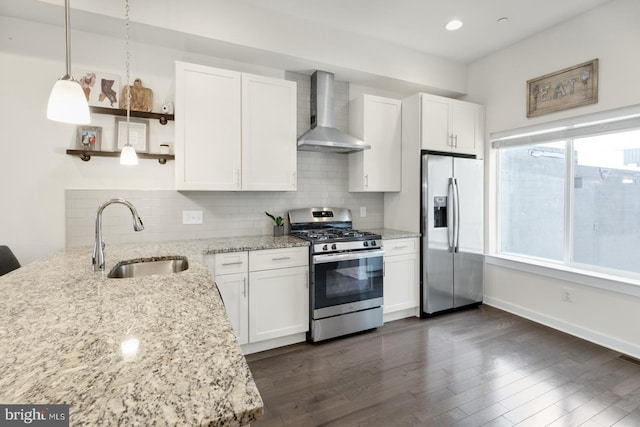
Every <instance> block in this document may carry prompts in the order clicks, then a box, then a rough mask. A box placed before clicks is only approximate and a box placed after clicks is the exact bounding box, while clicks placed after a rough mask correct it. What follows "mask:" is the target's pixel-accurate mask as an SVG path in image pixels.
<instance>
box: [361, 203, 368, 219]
mask: <svg viewBox="0 0 640 427" xmlns="http://www.w3.org/2000/svg"><path fill="white" fill-rule="evenodd" d="M366 216H367V207H366V206H360V218H365V217H366Z"/></svg>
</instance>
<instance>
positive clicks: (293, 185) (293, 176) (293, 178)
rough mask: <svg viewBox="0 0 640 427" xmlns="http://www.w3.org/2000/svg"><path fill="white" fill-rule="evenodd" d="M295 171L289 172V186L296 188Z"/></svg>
mask: <svg viewBox="0 0 640 427" xmlns="http://www.w3.org/2000/svg"><path fill="white" fill-rule="evenodd" d="M296 173H297V171H293V173H292V174H291V187H293V188H296Z"/></svg>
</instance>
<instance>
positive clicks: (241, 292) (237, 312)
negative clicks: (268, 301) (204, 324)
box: [215, 273, 249, 344]
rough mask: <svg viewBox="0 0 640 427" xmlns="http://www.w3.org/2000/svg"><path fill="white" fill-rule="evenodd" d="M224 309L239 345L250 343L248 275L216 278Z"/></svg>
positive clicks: (227, 275)
mask: <svg viewBox="0 0 640 427" xmlns="http://www.w3.org/2000/svg"><path fill="white" fill-rule="evenodd" d="M215 280H216V286H217V287H218V290H219V291H220V295H222V300H223V301H224V308H225V310H226V311H227V316H228V317H229V321H230V322H231V326H232V327H233V331H234V332H235V333H236V337H237V338H238V343H239V344H246V343H248V342H249V298H248V297H249V289H248V286H247V285H248V283H247V281H248V277H247V273H236V274H223V275H218V276H215Z"/></svg>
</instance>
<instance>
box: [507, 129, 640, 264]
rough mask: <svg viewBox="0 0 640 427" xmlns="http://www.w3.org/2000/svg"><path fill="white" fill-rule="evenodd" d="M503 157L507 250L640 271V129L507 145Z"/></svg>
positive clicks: (562, 260) (539, 256)
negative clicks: (557, 140) (562, 139)
mask: <svg viewBox="0 0 640 427" xmlns="http://www.w3.org/2000/svg"><path fill="white" fill-rule="evenodd" d="M567 155H568V156H570V159H569V160H570V161H569V162H567V161H566V156H567ZM499 162H500V164H499V170H500V173H499V197H500V204H499V206H500V209H499V215H500V251H501V252H503V253H508V254H515V255H524V256H530V257H538V258H544V259H547V260H553V261H560V262H564V263H567V264H573V265H577V264H581V265H588V266H591V267H595V268H596V269H603V268H604V269H615V270H623V271H627V272H634V273H640V251H638V248H639V247H640V130H630V131H623V132H617V133H611V134H605V135H597V136H589V137H581V138H575V139H569V140H566V141H560V142H552V143H540V144H531V145H516V146H511V147H504V148H500V156H499ZM567 180H569V181H568V182H570V183H571V185H567ZM566 209H569V215H565V212H566ZM565 236H568V240H567V239H565Z"/></svg>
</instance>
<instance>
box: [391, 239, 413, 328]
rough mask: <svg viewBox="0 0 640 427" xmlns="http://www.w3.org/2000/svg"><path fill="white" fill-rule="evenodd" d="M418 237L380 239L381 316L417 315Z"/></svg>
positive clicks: (395, 318)
mask: <svg viewBox="0 0 640 427" xmlns="http://www.w3.org/2000/svg"><path fill="white" fill-rule="evenodd" d="M418 242H419V239H418V238H409V239H394V240H383V242H382V243H383V247H384V306H383V313H384V320H385V321H391V320H397V319H400V318H403V317H409V316H417V315H419V312H418V310H419V307H420V256H419V254H418V245H419V243H418Z"/></svg>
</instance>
